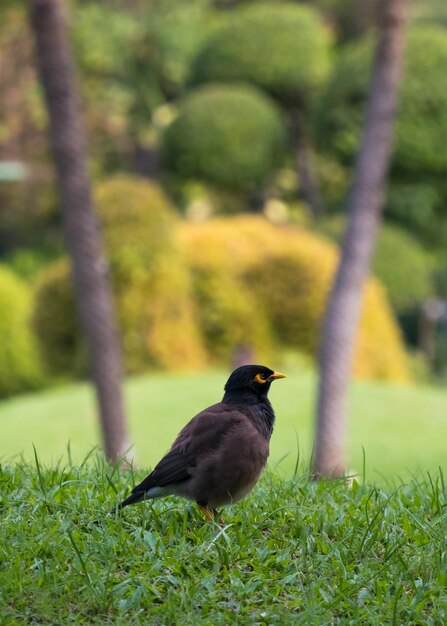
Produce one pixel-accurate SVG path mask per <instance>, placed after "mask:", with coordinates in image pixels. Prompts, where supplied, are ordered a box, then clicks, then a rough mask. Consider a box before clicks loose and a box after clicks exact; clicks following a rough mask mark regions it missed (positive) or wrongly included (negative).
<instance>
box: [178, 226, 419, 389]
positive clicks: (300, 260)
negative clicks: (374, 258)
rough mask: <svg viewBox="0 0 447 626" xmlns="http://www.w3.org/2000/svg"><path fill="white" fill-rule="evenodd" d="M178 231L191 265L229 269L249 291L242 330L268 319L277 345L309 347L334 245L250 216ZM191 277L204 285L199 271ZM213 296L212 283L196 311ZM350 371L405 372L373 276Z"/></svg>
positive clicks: (400, 376) (315, 338) (394, 375)
mask: <svg viewBox="0 0 447 626" xmlns="http://www.w3.org/2000/svg"><path fill="white" fill-rule="evenodd" d="M181 232H182V243H183V249H184V252H185V254H186V256H187V258H188V259H189V263H190V264H192V267H193V268H195V267H200V270H201V272H202V273H203V272H205V271H207V272H213V271H214V272H216V273H217V272H219V273H220V274H223V273H228V274H229V275H230V276H232V279H233V280H234V281H237V284H238V285H239V293H240V294H241V295H242V297H243V298H246V297H250V299H251V302H252V312H251V331H248V332H247V337H250V333H253V332H255V331H257V330H258V329H259V327H261V328H262V327H263V326H264V324H266V325H267V326H268V327H270V329H271V330H272V332H273V335H274V336H273V337H272V338H273V340H275V341H276V342H277V343H278V344H280V345H282V346H286V347H295V348H297V349H299V350H301V351H303V352H306V353H308V354H312V355H314V354H315V352H316V349H317V346H318V342H319V325H320V320H321V316H322V314H323V312H324V307H325V302H326V296H327V292H328V289H329V287H330V281H331V279H332V276H333V273H334V270H335V266H336V262H337V250H336V248H335V246H333V245H332V244H330V243H329V242H328V241H327V240H325V239H323V238H322V237H319V236H318V235H315V234H311V233H309V232H307V231H304V230H301V229H298V228H295V227H293V226H286V227H284V226H283V227H281V226H274V225H272V224H270V223H268V222H267V221H266V220H264V219H263V218H258V217H249V216H239V217H234V218H221V219H215V220H212V221H210V222H207V223H203V224H192V223H189V224H188V223H183V224H181ZM194 279H195V281H196V284H197V282H198V284H199V288H202V289H203V288H204V287H203V285H202V282H201V281H202V277H201V274H200V273H198V272H197V270H196V271H195V272H194ZM205 287H206V286H205ZM196 289H197V287H196ZM214 298H215V289H214V288H211V289H209V292H208V299H209V304H208V306H207V307H202V313H201V314H202V316H204V317H206V316H212V314H213V307H214ZM355 373H356V374H357V375H359V376H363V377H369V378H383V379H388V380H406V379H408V377H409V370H408V364H407V360H406V355H405V350H404V347H403V344H402V341H401V337H400V333H399V329H398V326H397V324H396V322H395V319H394V317H393V314H392V312H391V309H390V307H389V304H388V301H387V298H386V295H385V293H384V290H383V288H382V287H381V286H380V285H379V283H378V282H377V281H376V280H374V279H371V280H370V281H368V285H367V288H366V293H365V300H364V308H363V314H362V320H361V326H360V332H359V338H358V341H357V351H356V358H355Z"/></svg>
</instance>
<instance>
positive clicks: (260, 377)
mask: <svg viewBox="0 0 447 626" xmlns="http://www.w3.org/2000/svg"><path fill="white" fill-rule="evenodd" d="M254 380H255V382H256V383H261V384H264V383H266V382H267V376H266V374H256V376H255V379H254Z"/></svg>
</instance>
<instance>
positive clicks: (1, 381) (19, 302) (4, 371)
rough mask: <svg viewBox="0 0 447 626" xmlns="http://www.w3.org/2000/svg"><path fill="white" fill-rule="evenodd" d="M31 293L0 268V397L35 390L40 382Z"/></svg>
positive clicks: (9, 273)
mask: <svg viewBox="0 0 447 626" xmlns="http://www.w3.org/2000/svg"><path fill="white" fill-rule="evenodd" d="M30 316H31V293H30V290H29V288H28V286H27V285H26V283H23V282H22V281H21V280H20V279H19V278H17V276H15V275H14V274H13V273H12V272H11V271H10V270H9V269H7V268H6V267H1V268H0V397H1V398H4V397H6V396H10V395H13V394H15V393H19V392H22V391H29V390H32V389H38V388H39V387H41V386H42V384H43V382H44V377H43V372H42V368H41V366H40V362H39V357H38V352H37V346H36V342H35V338H34V336H33V334H32V330H31V326H30Z"/></svg>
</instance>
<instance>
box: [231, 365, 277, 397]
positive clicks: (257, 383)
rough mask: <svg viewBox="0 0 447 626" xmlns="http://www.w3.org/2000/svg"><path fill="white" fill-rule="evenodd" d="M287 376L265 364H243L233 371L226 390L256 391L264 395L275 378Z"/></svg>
mask: <svg viewBox="0 0 447 626" xmlns="http://www.w3.org/2000/svg"><path fill="white" fill-rule="evenodd" d="M285 377H286V375H285V374H281V373H280V372H274V371H273V370H271V369H270V368H268V367H265V366H264V365H242V366H241V367H238V368H237V369H235V370H234V372H232V374H231V376H230V378H229V379H228V380H227V383H226V385H225V391H226V392H233V391H254V392H255V393H257V394H258V395H262V396H264V395H266V394H267V393H268V390H269V389H270V385H271V384H272V382H273V381H274V380H276V379H277V378H285Z"/></svg>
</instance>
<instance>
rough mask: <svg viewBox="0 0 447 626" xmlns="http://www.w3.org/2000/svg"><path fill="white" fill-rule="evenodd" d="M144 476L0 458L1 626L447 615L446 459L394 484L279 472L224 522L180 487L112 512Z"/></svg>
mask: <svg viewBox="0 0 447 626" xmlns="http://www.w3.org/2000/svg"><path fill="white" fill-rule="evenodd" d="M142 476H143V473H142V472H139V474H138V476H133V475H132V474H130V473H127V474H121V473H120V472H118V471H117V470H113V469H111V468H109V467H107V466H106V465H105V464H104V463H103V462H102V460H101V457H100V456H93V457H91V458H90V460H89V461H88V462H87V463H85V464H84V465H81V466H76V465H75V464H72V463H67V464H65V465H64V464H58V465H53V466H51V467H48V468H46V467H45V466H43V465H42V464H40V463H39V462H37V463H34V464H32V463H29V464H25V463H18V464H12V465H8V464H5V463H3V464H1V465H0V494H1V498H0V521H1V523H0V623H1V624H2V626H3V625H6V626H12V625H16V624H27V625H28V624H38V623H39V624H41V623H44V624H64V625H67V624H114V625H116V624H118V625H119V624H130V625H136V624H142V625H146V624H151V625H152V624H154V625H169V624H176V625H177V624H181V625H182V626H187V625H189V624H191V625H194V626H199V625H201V624H203V625H210V624H212V625H213V626H214V625H220V624H221V625H225V626H226V625H228V624H250V625H251V624H275V625H277V624H303V625H309V624H310V625H312V624H328V625H329V624H359V625H369V624H415V625H421V624H430V625H439V626H441V625H443V624H445V623H447V591H446V589H447V490H446V485H445V483H444V480H443V475H442V472H438V474H436V475H433V476H427V475H426V476H425V478H421V479H420V480H415V479H412V480H410V481H409V482H408V484H401V485H400V486H399V487H398V488H396V489H394V490H388V489H383V488H377V487H374V486H371V485H368V484H363V485H361V484H358V483H357V482H356V481H354V483H353V484H352V486H351V487H349V486H348V485H346V484H345V483H344V482H342V481H328V482H321V483H319V484H314V483H311V482H309V481H308V480H307V478H306V477H298V476H297V477H295V478H293V479H289V480H282V481H280V480H278V479H277V478H275V477H273V476H272V475H270V474H267V475H265V476H264V477H263V479H262V480H261V483H260V485H259V486H258V487H257V488H256V489H255V491H254V492H253V493H252V494H251V495H250V496H249V497H248V498H247V499H246V500H245V501H243V502H241V503H240V504H238V505H235V506H234V507H231V508H229V509H227V510H226V511H225V519H226V526H224V527H219V526H218V525H217V524H214V523H205V522H204V521H203V519H202V517H201V516H200V515H199V513H198V512H196V510H195V508H194V506H193V505H192V504H191V503H187V502H185V501H182V500H176V499H174V498H172V499H166V500H163V501H156V502H152V503H142V504H140V505H136V506H134V507H129V508H128V509H126V510H125V511H123V512H122V514H121V515H119V516H112V517H109V518H104V517H103V515H104V512H105V511H107V510H108V508H109V507H110V505H111V504H112V503H113V502H116V501H117V498H118V497H119V495H122V494H124V493H126V492H127V491H128V490H129V488H130V487H131V485H132V484H133V482H134V480H136V479H137V478H140V477H142ZM96 518H100V519H101V518H102V520H103V521H102V523H101V524H100V525H95V524H94V523H93V520H94V519H96Z"/></svg>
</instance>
